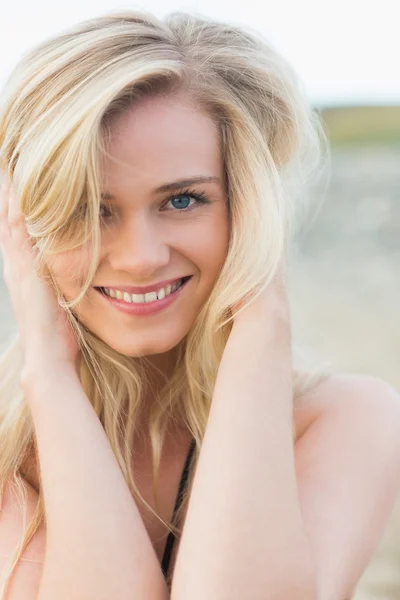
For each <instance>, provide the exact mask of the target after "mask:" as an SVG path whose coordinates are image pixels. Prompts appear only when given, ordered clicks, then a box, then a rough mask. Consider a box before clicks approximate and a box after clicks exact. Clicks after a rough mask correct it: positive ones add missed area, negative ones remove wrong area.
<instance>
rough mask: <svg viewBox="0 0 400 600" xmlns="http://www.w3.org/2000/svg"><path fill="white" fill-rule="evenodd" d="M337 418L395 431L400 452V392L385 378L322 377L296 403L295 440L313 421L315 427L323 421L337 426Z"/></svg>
mask: <svg viewBox="0 0 400 600" xmlns="http://www.w3.org/2000/svg"><path fill="white" fill-rule="evenodd" d="M338 419H344V420H345V422H347V424H348V426H350V425H351V426H352V427H354V428H355V430H356V431H357V429H358V428H363V427H364V428H365V427H367V425H368V424H369V425H370V427H371V428H372V429H375V431H376V433H378V432H379V431H387V432H389V431H390V432H392V433H393V434H395V435H396V437H397V439H398V441H399V452H400V394H399V392H398V391H397V390H396V389H395V388H394V387H393V386H392V385H391V384H389V383H387V382H386V381H384V380H383V379H380V378H378V377H373V376H370V375H357V374H352V373H337V374H335V375H330V376H328V377H326V378H324V379H322V380H321V381H320V382H318V383H317V384H316V385H314V386H313V387H312V388H311V389H309V390H307V391H306V392H304V393H303V394H302V395H301V396H300V397H299V398H298V400H297V402H296V406H295V408H294V423H295V430H296V436H295V439H296V441H298V440H299V439H301V437H302V436H303V435H304V434H305V432H306V431H307V430H308V428H309V427H311V426H312V425H313V424H314V427H315V426H316V424H317V423H321V422H322V420H323V422H324V424H325V425H326V426H328V425H329V422H331V423H332V427H334V423H336V422H337V420H338ZM338 433H340V432H338Z"/></svg>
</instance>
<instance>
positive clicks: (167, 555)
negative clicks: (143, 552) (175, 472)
mask: <svg viewBox="0 0 400 600" xmlns="http://www.w3.org/2000/svg"><path fill="white" fill-rule="evenodd" d="M195 448H196V440H195V439H193V440H192V442H191V444H190V449H189V453H188V455H187V457H186V462H185V466H184V468H183V472H182V477H181V480H180V482H179V490H178V494H177V497H176V501H175V508H174V512H173V516H172V523H173V524H174V525H176V523H175V517H176V513H177V512H178V510H179V507H180V505H181V503H182V499H183V494H184V492H185V489H186V484H187V480H188V476H189V469H190V464H191V462H192V457H193V452H194V450H195ZM174 542H175V535H174V534H173V533H172V531H170V532H169V535H168V538H167V543H166V545H165V550H164V555H163V558H162V563H161V568H162V571H163V573H164V577H167V574H168V568H169V563H170V560H171V554H172V549H173V546H174Z"/></svg>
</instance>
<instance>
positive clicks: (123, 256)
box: [0, 12, 400, 600]
mask: <svg viewBox="0 0 400 600" xmlns="http://www.w3.org/2000/svg"><path fill="white" fill-rule="evenodd" d="M317 140H318V135H317V129H316V126H315V124H314V122H313V118H312V116H311V113H310V110H309V108H308V106H307V103H306V102H305V101H304V99H303V97H302V94H301V91H300V89H299V86H298V84H297V82H296V80H295V78H294V76H293V74H292V72H291V70H290V69H289V67H288V66H287V65H286V63H285V62H284V61H283V60H282V59H281V58H280V57H279V56H278V55H277V54H276V53H275V52H274V51H273V50H272V49H271V48H269V47H268V46H267V45H266V44H265V42H264V41H263V40H262V39H259V38H258V36H257V35H256V34H254V33H252V32H248V31H245V30H243V29H240V28H237V27H234V26H231V25H228V24H222V23H216V22H213V21H211V20H208V19H203V18H199V17H193V16H190V15H187V14H173V15H170V16H168V17H167V18H166V19H165V20H164V21H160V20H158V19H157V18H155V17H153V16H151V15H148V14H144V13H143V14H142V13H140V14H139V13H136V12H125V13H123V14H118V15H115V14H114V15H109V16H104V17H102V18H99V19H95V20H91V21H88V22H84V23H82V24H80V25H78V26H77V27H75V28H74V29H73V30H71V31H69V32H66V33H63V34H61V35H59V36H57V37H55V38H54V39H52V40H49V41H47V42H45V43H44V44H42V45H41V46H40V47H38V48H36V49H34V50H33V51H32V52H31V53H30V54H29V55H28V56H27V57H25V58H24V59H23V61H22V62H21V64H20V65H19V66H18V67H17V68H16V70H15V72H14V74H13V75H12V77H11V79H10V81H9V82H8V85H7V86H6V89H5V91H4V93H3V99H2V104H1V111H0V168H1V169H2V171H3V172H4V173H5V176H6V177H7V182H6V183H5V185H4V186H3V188H2V196H1V203H2V208H1V218H0V222H1V234H0V240H1V247H2V253H3V258H4V265H5V275H4V276H5V280H6V283H7V286H8V289H9V292H10V295H11V299H12V302H13V306H14V309H15V313H16V317H17V320H18V329H19V338H18V340H17V342H16V343H15V344H14V345H13V347H12V348H10V349H9V351H8V353H7V354H6V355H5V356H4V357H3V363H2V369H1V384H2V388H1V411H2V412H1V429H0V436H1V438H0V439H1V449H2V450H1V456H0V461H1V462H0V480H1V482H2V499H3V505H2V516H1V519H0V540H1V550H0V553H1V555H2V558H1V560H2V561H3V562H2V563H1V569H2V575H3V582H4V587H3V593H5V592H6V591H7V592H8V596H7V597H8V598H10V600H15V599H16V598H20V597H23V598H25V599H26V600H31V599H32V600H33V599H34V598H35V599H36V598H39V599H40V600H48V599H50V598H51V599H54V598H57V599H58V600H64V599H65V600H66V599H67V598H68V599H73V600H81V599H82V600H83V599H85V600H87V599H89V598H96V600H102V599H107V600H109V599H110V598H118V599H119V600H125V599H126V600H128V599H129V600H131V599H133V598H135V600H141V599H146V600H147V599H149V598H151V599H154V600H158V599H165V598H168V597H171V598H173V599H174V600H183V599H185V600H186V599H188V598H190V600H196V599H202V600H203V599H204V598H212V599H215V600H217V599H218V600H222V599H224V600H225V599H228V598H229V600H233V599H235V598H240V599H243V598H282V599H283V598H284V599H285V600H287V599H289V598H290V599H294V600H303V599H304V600H305V599H307V600H309V599H314V598H318V599H323V600H328V599H329V600H342V599H343V598H349V597H350V594H351V591H352V590H353V589H354V586H355V584H356V582H357V581H358V579H359V577H360V575H361V573H362V572H363V570H364V569H365V567H366V565H367V564H368V562H369V560H370V558H371V556H372V554H373V552H374V550H375V548H376V546H377V544H378V541H379V539H380V537H381V535H382V532H383V529H384V526H385V524H386V522H387V520H388V518H389V515H390V512H391V509H392V507H393V504H394V501H395V498H396V495H397V493H398V490H399V486H400V435H399V432H400V402H399V397H398V395H397V393H396V392H395V391H394V390H393V389H392V388H391V387H390V386H389V385H387V384H386V383H384V382H382V381H379V380H375V379H373V378H370V377H360V376H355V375H345V374H342V375H335V376H330V377H311V376H308V375H307V374H304V373H301V372H299V371H298V370H295V369H294V368H293V365H292V358H291V335H290V320H289V311H288V301H287V294H286V284H285V253H286V249H287V244H288V240H289V234H290V231H291V223H292V215H293V214H294V212H295V211H294V203H293V201H292V198H293V196H291V195H290V194H289V193H288V190H289V189H290V187H291V186H289V183H288V181H289V179H290V182H291V185H292V183H293V175H294V173H295V172H297V173H298V174H299V175H301V176H302V177H303V176H304V175H303V171H302V170H300V171H299V168H300V169H305V167H306V166H307V164H308V163H309V161H310V157H311V158H312V156H313V154H314V151H315V149H316V146H317ZM185 490H186V491H185ZM15 494H17V496H15ZM15 497H17V499H18V502H17V501H15ZM24 507H25V509H26V514H25V520H23V519H22V514H23V513H22V510H23V508H24ZM22 540H24V543H23V544H22ZM174 540H175V545H173V541H174ZM20 542H21V543H20ZM178 549H179V552H178ZM10 574H12V577H11V575H10ZM3 597H4V596H3Z"/></svg>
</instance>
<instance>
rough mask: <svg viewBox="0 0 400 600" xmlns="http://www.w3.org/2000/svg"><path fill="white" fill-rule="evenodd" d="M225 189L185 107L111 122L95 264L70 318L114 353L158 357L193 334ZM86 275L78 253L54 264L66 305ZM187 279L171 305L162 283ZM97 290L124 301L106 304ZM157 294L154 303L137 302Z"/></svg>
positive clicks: (154, 103) (204, 136) (212, 153)
mask: <svg viewBox="0 0 400 600" xmlns="http://www.w3.org/2000/svg"><path fill="white" fill-rule="evenodd" d="M203 178H204V180H203V181H198V182H196V181H195V179H199V180H200V179H203ZM205 178H207V180H205ZM188 180H193V182H192V183H190V182H189V181H188ZM179 182H180V183H179ZM223 182H224V175H223V162H222V157H221V153H220V147H219V140H218V133H217V129H216V126H215V125H214V123H213V122H212V120H211V119H210V118H209V117H208V116H206V115H204V114H203V113H200V112H198V111H196V110H195V109H194V108H192V107H190V106H189V104H188V103H187V102H185V99H184V98H183V97H169V98H165V97H164V98H163V97H153V98H145V99H142V100H141V101H140V102H139V103H138V104H137V105H136V106H135V107H134V108H133V109H131V111H130V112H128V113H126V114H124V115H122V116H121V117H118V119H117V120H116V121H115V122H114V124H113V126H112V129H111V140H110V144H109V147H108V156H107V157H106V159H105V163H104V176H103V181H102V186H103V189H102V192H103V194H104V205H103V206H102V215H101V216H102V243H101V255H100V261H99V264H98V269H97V273H96V276H95V277H94V281H93V287H91V288H90V290H89V291H88V293H87V295H86V296H85V298H84V299H83V300H82V302H81V303H80V304H79V305H78V306H77V307H76V309H75V313H76V314H77V316H78V317H79V319H80V320H81V321H82V322H83V323H84V324H85V325H86V326H87V327H88V328H89V329H90V330H91V331H92V332H93V333H95V334H96V335H97V336H98V337H99V338H101V339H102V340H103V341H104V342H106V343H107V344H108V345H109V346H111V347H112V348H114V349H115V350H117V351H118V352H120V353H122V354H125V355H127V356H138V355H145V356H146V355H153V354H160V353H164V352H167V351H169V350H171V349H172V348H173V347H174V346H176V345H177V344H178V343H179V342H180V341H181V340H182V339H183V338H184V337H185V335H186V334H187V333H188V332H189V330H190V329H191V327H192V325H193V323H194V320H195V318H196V316H197V315H198V313H199V311H200V309H201V307H202V306H203V304H204V302H205V301H206V299H207V297H208V296H209V294H210V292H211V290H212V288H213V285H214V283H215V280H216V277H217V275H218V273H219V271H220V269H221V267H222V265H223V263H224V260H225V258H226V255H227V250H228V237H229V227H228V206H227V198H226V193H225V189H224V183H223ZM196 195H198V196H199V197H200V199H199V200H197V199H196ZM203 196H204V199H205V200H206V202H204V203H202V202H201V198H202V197H203ZM87 269H88V263H87V261H86V260H85V253H84V251H83V250H78V251H69V252H65V253H63V254H60V255H58V256H57V257H56V259H55V261H54V262H53V263H52V265H51V271H52V273H53V275H54V277H55V279H56V280H57V282H58V285H59V286H60V289H61V291H62V292H63V294H64V296H65V297H66V298H67V299H68V300H71V299H73V298H74V297H76V295H77V294H78V292H79V285H80V282H82V281H83V280H84V277H85V275H86V273H87ZM188 276H190V280H189V281H187V283H185V285H184V286H183V287H182V288H181V289H178V290H177V291H175V292H173V293H172V294H170V295H168V292H169V291H170V290H171V289H172V291H173V289H174V288H171V287H170V288H168V287H166V285H165V284H164V283H163V282H166V281H167V282H170V284H173V283H174V282H177V281H178V280H180V279H181V278H183V277H188ZM132 287H135V288H143V287H146V288H148V289H145V290H141V289H135V290H132V289H130V288H132ZM98 288H108V294H110V293H111V294H112V295H114V296H115V295H117V292H118V291H119V292H126V293H127V294H128V295H125V296H124V298H125V300H124V299H120V300H118V299H113V298H111V297H109V296H106V295H104V292H102V291H101V290H99V289H98ZM160 288H164V292H161V293H160V294H159V295H160V297H161V298H160V299H158V296H157V298H156V297H155V296H154V295H152V296H146V297H144V296H143V295H144V293H149V291H148V290H149V289H150V290H153V291H158V290H160ZM106 293H107V290H106ZM132 293H134V296H133V298H132ZM163 293H166V294H167V295H166V297H165V298H164V299H163V298H162V296H163ZM118 296H120V294H119V293H118ZM131 300H135V302H132V301H131ZM144 300H146V302H144ZM147 300H149V302H147ZM144 307H146V308H144ZM149 309H150V311H151V312H147V314H146V313H145V314H143V312H144V311H149Z"/></svg>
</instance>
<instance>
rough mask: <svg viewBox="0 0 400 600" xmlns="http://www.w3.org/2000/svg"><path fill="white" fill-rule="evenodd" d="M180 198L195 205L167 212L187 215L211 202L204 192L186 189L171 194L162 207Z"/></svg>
mask: <svg viewBox="0 0 400 600" xmlns="http://www.w3.org/2000/svg"><path fill="white" fill-rule="evenodd" d="M182 196H189V197H190V198H193V199H194V200H196V202H195V204H193V205H192V206H188V207H187V208H181V209H178V208H177V209H169V210H173V211H174V212H178V213H187V212H189V211H192V210H195V209H196V208H198V207H199V206H201V205H204V204H210V202H211V200H210V198H209V197H208V196H207V194H206V193H205V192H195V191H194V190H191V189H189V188H188V189H186V190H183V191H182V192H180V193H179V194H173V195H172V196H170V197H169V198H167V199H166V200H165V202H164V204H163V206H165V205H166V204H168V202H171V201H172V200H175V199H176V198H181V197H182ZM102 207H104V208H105V209H106V210H107V211H108V212H110V209H109V208H108V206H107V205H106V204H101V205H100V209H101V208H102ZM111 216H112V215H108V216H102V215H101V218H102V220H107V219H109V218H110V217H111Z"/></svg>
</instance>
